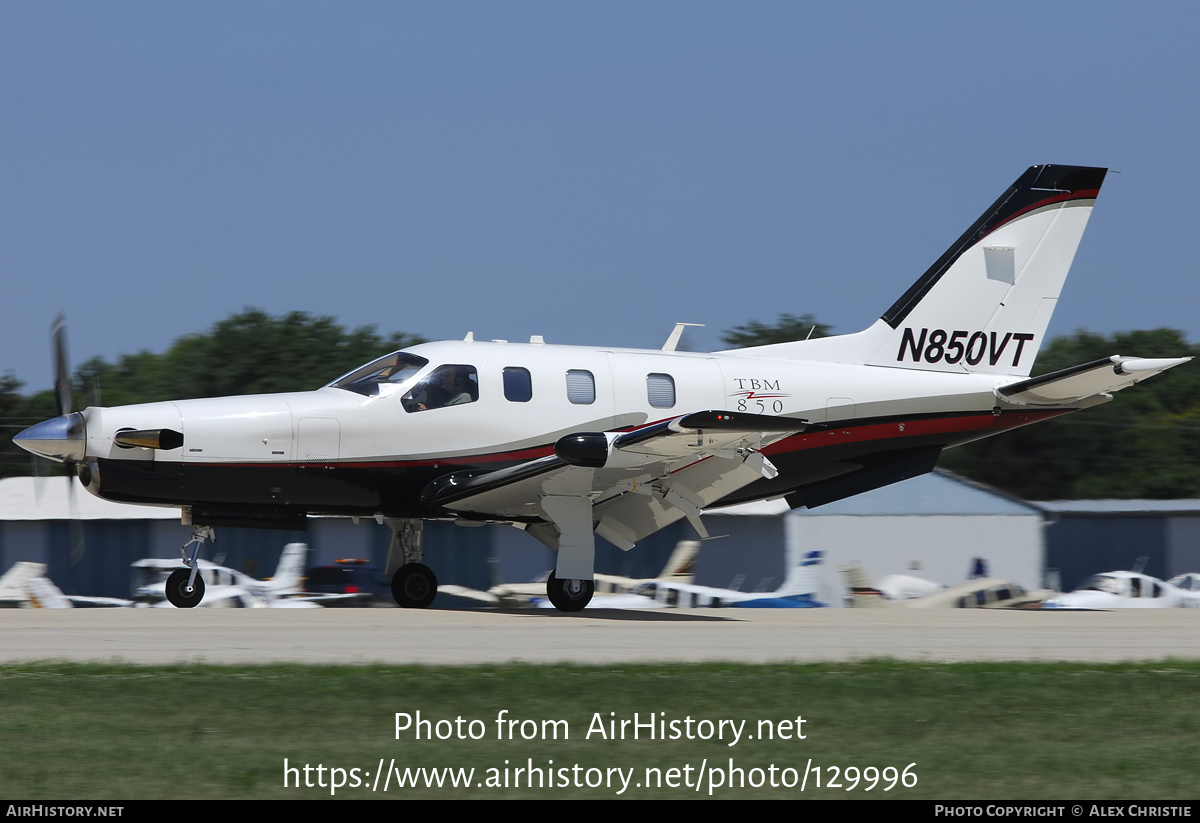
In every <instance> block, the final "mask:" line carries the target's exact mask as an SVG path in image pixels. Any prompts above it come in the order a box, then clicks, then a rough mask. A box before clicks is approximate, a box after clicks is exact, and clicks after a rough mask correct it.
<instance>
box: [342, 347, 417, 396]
mask: <svg viewBox="0 0 1200 823" xmlns="http://www.w3.org/2000/svg"><path fill="white" fill-rule="evenodd" d="M428 362H429V361H428V360H426V359H425V358H424V357H417V356H416V355H415V354H408V353H407V352H402V351H397V352H392V353H391V354H389V355H386V356H384V357H381V358H379V359H378V360H373V361H372V362H370V363H368V364H367V365H365V366H363V367H361V368H358V369H355V370H354V371H352V372H350V373H349V374H347V375H345V376H344V377H339V378H338V379H337V380H334V381H333V382H332V383H330V384H329V387H330V388H334V389H345V390H346V391H352V392H357V393H359V394H364V395H366V396H367V397H377V396H379V395H381V394H390V393H391V392H392V391H394V390H395V389H397V388H399V386H400V384H401V383H403V382H404V381H405V380H408V378H410V377H412V376H413V375H414V374H416V373H417V372H419V371H420V370H421V369H422V368H424V367H425V365H426V364H427V363H428Z"/></svg>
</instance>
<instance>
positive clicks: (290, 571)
mask: <svg viewBox="0 0 1200 823" xmlns="http://www.w3.org/2000/svg"><path fill="white" fill-rule="evenodd" d="M307 554H308V546H307V545H306V544H304V543H288V544H287V545H286V546H284V547H283V552H282V553H281V554H280V555H279V565H278V567H277V568H276V569H275V574H274V576H273V577H269V578H267V579H266V580H257V579H255V578H253V577H251V576H250V575H248V574H245V573H244V572H240V571H238V570H237V569H231V568H229V567H227V566H222V565H219V564H217V563H210V562H209V561H207V560H197V564H198V566H199V579H200V580H201V581H203V582H202V584H201V585H203V586H204V587H205V591H206V596H205V598H204V605H205V606H211V607H216V608H263V607H268V608H302V609H303V608H309V609H311V608H318V607H319V602H318V601H321V600H336V599H344V598H345V597H346V595H305V594H303V589H302V583H303V576H304V560H305V556H306V555H307ZM132 567H133V570H134V578H135V581H136V582H135V585H134V597H135V598H136V599H137V600H138V601H139V602H140V603H143V604H150V605H156V606H165V605H178V604H176V603H175V602H174V601H173V600H172V599H171V598H172V596H173V595H176V596H177V594H178V589H177V588H173V587H172V586H171V585H170V575H171V574H172V573H174V572H175V571H177V570H178V569H177V567H178V563H177V562H176V561H174V560H169V559H165V558H158V557H149V558H146V559H144V560H138V561H136V562H134V563H133V564H132Z"/></svg>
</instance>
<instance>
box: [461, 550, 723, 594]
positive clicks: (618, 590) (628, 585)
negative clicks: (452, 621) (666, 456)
mask: <svg viewBox="0 0 1200 823" xmlns="http://www.w3.org/2000/svg"><path fill="white" fill-rule="evenodd" d="M699 551H700V541H699V540H680V541H679V542H678V543H676V544H675V549H674V551H672V552H671V556H670V557H668V558H667V562H666V563H665V564H664V565H663V568H662V571H661V572H659V574H658V577H652V578H648V577H626V576H624V575H619V574H602V573H596V574H595V575H594V582H595V594H597V595H600V596H601V600H603V601H604V606H605V607H606V608H608V607H614V606H612V604H613V603H615V602H616V601H614V600H612V599H611V598H610V597H609V595H617V594H624V593H626V592H628V591H630V590H631V589H633V588H634V587H636V586H640V585H642V584H644V583H652V582H657V581H664V582H674V583H691V582H692V571H691V570H692V563H693V562H694V561H695V559H696V554H697V553H698V552H699ZM549 574H550V573H549V572H547V573H546V575H544V576H543V577H542V578H540V579H539V580H537V581H534V582H532V583H497V584H496V585H495V586H492V587H491V588H489V589H488V590H487V591H481V590H479V589H472V588H470V587H468V586H458V585H454V584H447V585H442V586H438V593H439V594H445V595H449V596H450V597H461V598H463V599H466V600H474V601H476V602H479V603H485V604H487V605H490V606H499V607H501V608H521V607H525V606H535V605H541V603H543V602H545V601H546V580H545V578H546V577H548V576H549ZM641 599H642V598H639V600H638V601H634V602H640V600H641ZM596 603H597V601H595V600H593V601H592V603H591V604H590V605H592V606H595V605H596ZM617 608H619V607H617Z"/></svg>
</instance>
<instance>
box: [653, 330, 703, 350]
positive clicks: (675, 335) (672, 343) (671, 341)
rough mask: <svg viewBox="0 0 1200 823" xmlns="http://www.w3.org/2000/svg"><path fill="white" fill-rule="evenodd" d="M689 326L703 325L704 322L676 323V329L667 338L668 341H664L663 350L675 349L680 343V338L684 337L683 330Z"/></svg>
mask: <svg viewBox="0 0 1200 823" xmlns="http://www.w3.org/2000/svg"><path fill="white" fill-rule="evenodd" d="M688 326H700V327H703V326H704V324H703V323H676V324H675V329H674V331H672V332H671V335H670V336H669V337H668V338H667V342H666V343H663V347H662V350H663V351H675V348H676V346H678V345H679V338H681V337H683V330H684V329H685V328H687V327H688Z"/></svg>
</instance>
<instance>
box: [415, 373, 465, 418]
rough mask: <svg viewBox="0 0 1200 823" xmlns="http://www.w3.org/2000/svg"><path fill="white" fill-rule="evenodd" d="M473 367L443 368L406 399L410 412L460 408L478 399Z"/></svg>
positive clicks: (430, 376)
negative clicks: (451, 407) (447, 407)
mask: <svg viewBox="0 0 1200 823" xmlns="http://www.w3.org/2000/svg"><path fill="white" fill-rule="evenodd" d="M474 376H475V369H474V367H472V366H441V367H440V368H438V369H436V370H435V371H434V372H433V374H431V375H429V377H427V378H425V379H424V380H422V381H421V384H420V385H419V386H417V387H416V388H415V389H413V390H412V391H411V392H409V393H408V394H407V395H405V397H404V400H403V402H404V408H405V409H406V410H408V411H410V412H411V411H428V410H429V409H440V408H442V407H443V406H460V405H462V404H463V403H473V402H475V400H477V399H478V397H479V395H478V391H479V388H478V384H477V383H476V382H475V380H474V379H472V378H473V377H474Z"/></svg>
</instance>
